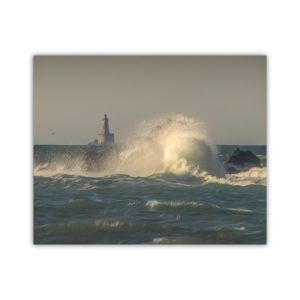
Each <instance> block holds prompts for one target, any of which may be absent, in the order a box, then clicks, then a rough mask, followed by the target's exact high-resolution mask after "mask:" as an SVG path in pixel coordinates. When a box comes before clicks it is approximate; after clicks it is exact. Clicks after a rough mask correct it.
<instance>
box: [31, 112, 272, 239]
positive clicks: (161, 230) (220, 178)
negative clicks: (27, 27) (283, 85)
mask: <svg viewBox="0 0 300 300" xmlns="http://www.w3.org/2000/svg"><path fill="white" fill-rule="evenodd" d="M236 147H237V145H234V146H224V145H220V146H214V145H213V144H212V143H211V142H210V141H209V139H208V137H207V134H206V132H205V130H204V129H203V126H202V124H201V123H199V122H197V121H195V120H193V119H189V118H184V117H177V118H173V119H169V118H168V119H163V120H159V121H156V122H152V123H146V124H143V126H142V127H141V128H140V129H139V131H138V132H137V134H136V135H135V136H133V138H132V139H131V140H129V141H128V142H127V143H125V144H123V145H118V146H113V147H103V146H54V145H49V146H47V145H35V146H34V243H35V244H264V243H266V159H267V154H266V146H239V147H240V149H241V150H250V151H252V152H253V153H255V154H256V155H257V156H258V157H259V158H260V159H261V163H262V167H261V168H252V169H250V170H248V171H246V172H241V173H238V174H230V175H229V174H225V172H224V169H223V167H222V164H223V162H224V161H225V160H226V158H227V157H228V155H229V154H230V153H232V152H233V151H234V149H235V148H236Z"/></svg>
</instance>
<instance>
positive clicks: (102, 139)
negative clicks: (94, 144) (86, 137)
mask: <svg viewBox="0 0 300 300" xmlns="http://www.w3.org/2000/svg"><path fill="white" fill-rule="evenodd" d="M114 142H115V135H114V134H113V133H110V132H109V125H108V117H107V115H106V114H105V115H104V119H102V122H101V124H100V132H99V134H98V145H113V144H114Z"/></svg>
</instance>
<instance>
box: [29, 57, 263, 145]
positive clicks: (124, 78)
mask: <svg viewBox="0 0 300 300" xmlns="http://www.w3.org/2000/svg"><path fill="white" fill-rule="evenodd" d="M266 91H267V88H266V57H265V56H35V57H34V65H33V110H34V112H33V116H34V125H33V126H34V143H35V144H87V143H88V142H89V141H91V140H93V139H95V138H96V137H97V134H98V131H99V124H100V120H101V119H102V118H103V115H104V113H107V114H108V117H109V119H110V131H111V132H113V133H115V139H116V141H117V142H122V141H124V140H125V139H126V137H127V136H128V134H130V132H132V130H133V129H134V128H136V127H137V126H138V124H139V123H140V122H141V121H142V120H143V119H145V118H153V117H160V116H164V115H170V114H178V113H180V114H183V115H186V116H190V117H194V118H197V119H199V120H202V121H204V122H205V123H206V126H207V129H208V132H209V136H210V137H211V139H212V140H213V141H214V142H215V143H217V144H266ZM51 131H55V132H56V133H55V135H52V134H51Z"/></svg>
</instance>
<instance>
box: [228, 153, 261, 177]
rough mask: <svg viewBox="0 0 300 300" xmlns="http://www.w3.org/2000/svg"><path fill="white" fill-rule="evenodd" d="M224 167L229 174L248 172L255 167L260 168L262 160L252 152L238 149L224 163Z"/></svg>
mask: <svg viewBox="0 0 300 300" xmlns="http://www.w3.org/2000/svg"><path fill="white" fill-rule="evenodd" d="M224 167H225V169H226V171H227V173H230V174H234V173H238V172H242V171H247V170H249V169H251V168H253V167H260V159H259V158H258V157H257V156H256V155H255V154H254V153H252V152H251V151H242V150H240V149H239V148H236V150H235V151H234V152H233V153H232V154H231V155H230V157H229V159H228V160H227V161H226V162H225V163H224Z"/></svg>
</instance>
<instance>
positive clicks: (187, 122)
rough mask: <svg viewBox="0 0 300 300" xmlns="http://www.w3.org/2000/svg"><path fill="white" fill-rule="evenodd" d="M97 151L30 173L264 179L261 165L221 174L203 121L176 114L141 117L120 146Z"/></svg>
mask: <svg viewBox="0 0 300 300" xmlns="http://www.w3.org/2000/svg"><path fill="white" fill-rule="evenodd" d="M103 151H104V152H103V153H101V155H94V156H89V157H87V156H84V155H77V156H76V155H75V156H74V155H73V156H72V155H70V156H66V157H55V158H53V159H52V160H50V161H46V162H44V163H37V164H35V166H34V175H35V176H53V175H57V174H69V175H76V176H87V177H104V176H112V175H116V174H126V175H129V176H133V177H138V176H140V177H149V176H153V175H155V174H165V173H172V174H175V175H188V176H193V177H197V178H199V179H200V180H201V181H202V182H204V183H219V184H232V185H249V184H262V185H265V184H266V168H253V169H251V170H249V171H247V172H242V173H239V174H234V175H233V174H232V175H229V174H225V170H224V168H223V166H222V164H221V163H220V161H219V160H218V157H217V149H216V147H215V146H214V145H213V143H212V142H211V141H210V139H209V137H208V135H207V132H206V130H205V126H204V124H203V123H201V122H199V121H198V120H195V119H193V118H188V117H185V116H181V115H178V116H173V117H167V118H161V119H157V120H152V121H144V122H143V123H142V124H141V126H139V127H138V130H137V131H136V133H135V134H134V135H133V137H132V138H130V139H129V140H128V141H127V142H126V143H125V144H124V145H122V146H116V147H112V148H110V149H107V150H103Z"/></svg>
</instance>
